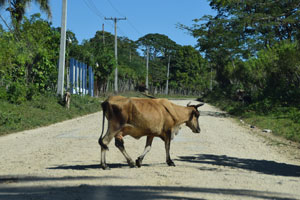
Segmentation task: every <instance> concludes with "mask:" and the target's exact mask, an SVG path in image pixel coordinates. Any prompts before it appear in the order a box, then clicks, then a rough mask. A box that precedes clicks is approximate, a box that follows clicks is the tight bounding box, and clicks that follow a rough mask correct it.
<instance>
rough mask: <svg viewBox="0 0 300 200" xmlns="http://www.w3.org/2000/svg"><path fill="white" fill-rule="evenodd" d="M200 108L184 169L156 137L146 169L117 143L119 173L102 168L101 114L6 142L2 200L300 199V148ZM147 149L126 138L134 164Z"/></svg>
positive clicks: (114, 157) (177, 144)
mask: <svg viewBox="0 0 300 200" xmlns="http://www.w3.org/2000/svg"><path fill="white" fill-rule="evenodd" d="M175 103H178V104H181V105H186V104H187V101H184V100H181V101H175ZM200 110H201V116H200V126H201V130H202V131H201V133H200V134H194V133H192V132H191V131H190V129H188V128H187V127H186V126H184V127H183V128H182V129H181V132H180V133H179V135H177V136H176V137H175V139H174V140H173V141H172V143H171V157H172V158H173V161H174V162H175V164H176V167H168V166H167V164H166V163H165V149H164V143H163V142H162V141H161V140H160V139H156V140H154V142H153V146H152V149H151V151H150V153H149V154H148V155H147V156H146V157H145V159H144V162H143V164H144V166H142V167H141V168H129V167H128V165H127V163H126V161H125V159H124V157H123V155H122V154H121V153H120V152H119V150H118V149H117V148H116V147H115V146H114V142H112V143H111V144H110V145H109V148H110V150H109V151H108V153H107V162H108V164H109V165H110V168H111V170H108V171H104V170H102V169H101V168H100V166H99V161H100V147H99V145H98V137H99V134H100V131H101V123H102V120H101V117H102V114H101V113H96V114H92V115H88V116H85V117H82V118H78V119H74V120H70V121H66V122H62V123H58V124H55V125H51V126H48V127H43V128H39V129H35V130H30V131H25V132H21V133H15V134H11V135H8V136H3V137H0V152H1V153H0V155H1V158H0V199H1V200H18V199H22V200H23V199H30V200H31V199H32V200H41V199H42V200H52V199H53V200H54V199H55V200H66V199H74V200H75V199H76V200H81V199H86V200H94V199H103V200H104V199H125V200H129V199H130V200H131V199H300V149H290V148H289V147H288V146H286V145H282V143H281V145H280V144H278V142H274V140H270V139H266V138H265V137H263V136H261V135H262V134H260V133H259V132H258V133H257V132H256V131H253V130H250V129H249V128H247V127H245V126H242V125H241V124H240V123H239V122H238V121H235V120H233V119H231V118H229V117H227V116H226V115H224V114H223V113H221V112H220V111H219V110H217V109H216V108H214V107H212V106H210V105H207V104H206V105H204V106H203V107H201V108H200ZM264 134H268V133H264ZM144 145H145V138H142V139H140V140H135V139H133V138H131V137H129V136H127V137H125V147H126V149H127V152H128V153H129V154H130V155H131V157H132V158H134V159H136V158H137V156H139V155H140V154H141V153H142V151H143V149H144ZM287 149H290V150H291V151H287ZM290 152H292V153H290Z"/></svg>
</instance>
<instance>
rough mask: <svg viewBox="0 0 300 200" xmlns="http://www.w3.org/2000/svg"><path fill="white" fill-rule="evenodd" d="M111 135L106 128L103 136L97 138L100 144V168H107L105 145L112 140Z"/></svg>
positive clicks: (106, 148)
mask: <svg viewBox="0 0 300 200" xmlns="http://www.w3.org/2000/svg"><path fill="white" fill-rule="evenodd" d="M112 138H113V135H112V134H111V133H110V129H109V128H108V130H107V132H106V134H105V136H104V137H103V138H99V141H98V142H99V145H100V146H101V163H100V166H101V168H102V169H109V167H108V165H107V164H106V151H107V150H108V147H107V145H108V144H109V143H110V141H111V140H112Z"/></svg>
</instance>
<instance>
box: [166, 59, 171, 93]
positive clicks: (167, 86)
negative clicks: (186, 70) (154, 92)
mask: <svg viewBox="0 0 300 200" xmlns="http://www.w3.org/2000/svg"><path fill="white" fill-rule="evenodd" d="M170 61H171V56H170V55H169V60H168V71H167V83H166V95H167V94H168V93H169V75H170Z"/></svg>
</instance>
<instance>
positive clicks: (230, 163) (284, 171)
mask: <svg viewBox="0 0 300 200" xmlns="http://www.w3.org/2000/svg"><path fill="white" fill-rule="evenodd" d="M179 158H180V159H177V160H179V161H183V162H191V163H198V164H211V165H219V166H225V167H232V168H240V169H245V170H249V171H256V172H258V173H263V174H269V175H277V176H291V177H300V166H298V165H291V164H285V163H278V162H275V161H269V160H255V159H244V158H235V157H229V156H225V155H211V154H198V155H196V156H181V157H179Z"/></svg>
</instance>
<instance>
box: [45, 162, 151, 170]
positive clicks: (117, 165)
mask: <svg viewBox="0 0 300 200" xmlns="http://www.w3.org/2000/svg"><path fill="white" fill-rule="evenodd" d="M108 166H109V168H110V169H114V168H129V165H128V164H125V163H124V164H122V163H109V164H108ZM143 166H149V165H148V164H143ZM47 169H71V170H88V169H99V170H100V169H101V167H100V164H94V165H60V166H57V167H49V168H47Z"/></svg>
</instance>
